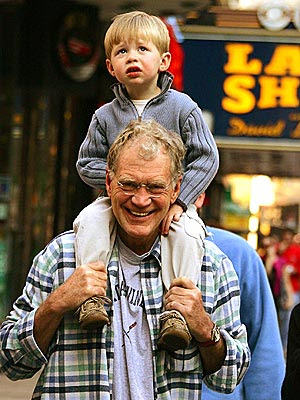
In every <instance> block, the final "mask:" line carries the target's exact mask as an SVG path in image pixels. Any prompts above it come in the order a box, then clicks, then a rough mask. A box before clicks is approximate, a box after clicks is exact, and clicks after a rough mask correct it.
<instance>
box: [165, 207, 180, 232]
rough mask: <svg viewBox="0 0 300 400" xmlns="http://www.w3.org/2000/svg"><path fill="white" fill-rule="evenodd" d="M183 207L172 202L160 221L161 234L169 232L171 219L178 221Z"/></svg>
mask: <svg viewBox="0 0 300 400" xmlns="http://www.w3.org/2000/svg"><path fill="white" fill-rule="evenodd" d="M182 213H183V208H182V207H181V206H180V205H179V204H172V205H171V207H170V208H169V211H168V213H167V215H166V216H165V218H164V219H163V220H162V223H161V234H162V235H167V234H168V233H169V229H170V225H171V222H172V221H177V222H178V221H179V219H180V217H181V214H182Z"/></svg>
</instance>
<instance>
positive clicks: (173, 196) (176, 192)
mask: <svg viewBox="0 0 300 400" xmlns="http://www.w3.org/2000/svg"><path fill="white" fill-rule="evenodd" d="M181 181H182V176H181V177H180V178H178V180H177V182H176V185H175V187H174V189H173V192H172V194H171V204H174V203H175V201H176V199H177V197H178V196H179V193H180V185H181Z"/></svg>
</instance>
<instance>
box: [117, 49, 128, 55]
mask: <svg viewBox="0 0 300 400" xmlns="http://www.w3.org/2000/svg"><path fill="white" fill-rule="evenodd" d="M125 53H126V49H120V50H118V51H117V54H125Z"/></svg>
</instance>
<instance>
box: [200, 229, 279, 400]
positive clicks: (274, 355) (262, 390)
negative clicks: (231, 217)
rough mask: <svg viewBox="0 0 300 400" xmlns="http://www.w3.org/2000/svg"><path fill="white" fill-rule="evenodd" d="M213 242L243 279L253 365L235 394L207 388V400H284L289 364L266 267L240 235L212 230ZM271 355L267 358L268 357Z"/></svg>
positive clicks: (243, 312) (244, 314) (243, 304)
mask: <svg viewBox="0 0 300 400" xmlns="http://www.w3.org/2000/svg"><path fill="white" fill-rule="evenodd" d="M208 231H209V232H211V233H212V237H211V239H210V240H212V241H213V242H214V243H215V244H216V245H217V246H218V247H219V248H220V249H221V250H222V251H223V252H224V253H225V254H226V255H227V256H228V258H229V259H230V260H231V262H232V264H233V266H234V269H235V271H236V273H237V275H238V277H239V283H240V290H241V309H240V313H241V320H242V322H243V323H244V324H245V325H246V328H247V333H248V343H249V347H250V350H251V365H250V367H249V369H248V371H247V373H246V375H245V377H244V379H243V380H242V382H241V383H240V384H239V385H238V386H237V388H236V389H235V390H234V392H233V393H231V394H228V395H223V394H220V393H216V392H212V391H210V390H209V389H207V388H206V387H205V386H204V387H203V395H202V398H203V400H221V399H223V400H226V399H228V400H229V399H230V400H253V399H255V400H270V399H272V400H280V399H281V397H280V388H281V383H282V380H283V376H284V370H285V362H284V357H283V349H282V344H281V340H280V334H279V327H278V320H277V314H276V309H275V305H274V301H273V297H272V293H271V290H270V285H269V282H268V279H267V276H266V271H265V268H264V265H263V264H262V262H261V259H260V257H259V256H258V254H257V253H256V251H255V250H254V249H253V248H252V247H251V246H250V245H249V244H248V243H247V242H246V241H245V240H244V239H243V238H241V237H240V236H238V235H235V234H233V233H231V232H228V231H225V230H223V229H217V228H211V227H208ZM266 355H267V356H266Z"/></svg>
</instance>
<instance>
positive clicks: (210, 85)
mask: <svg viewBox="0 0 300 400" xmlns="http://www.w3.org/2000/svg"><path fill="white" fill-rule="evenodd" d="M184 45H185V51H186V61H185V62H186V71H185V91H186V92H187V93H189V94H190V95H191V96H192V97H193V98H194V99H195V101H197V102H198V104H199V106H200V107H201V108H202V109H203V110H208V111H209V112H211V113H212V114H213V116H214V127H213V131H214V134H215V135H216V136H227V137H235V138H236V137H253V138H281V139H294V140H295V139H300V107H299V106H300V45H298V44H293V43H290V44H287V43H270V42H265V43H262V42H250V41H249V42H248V41H247V42H240V41H239V42H234V41H218V40H211V41H208V40H187V41H186V42H185V44H184ZM195 46H196V47H195ZM196 48H197V50H196ZM193 49H194V50H193ZM195 50H196V51H195ZM198 50H200V53H199V51H198ZM193 54H194V56H193ZM195 54H198V57H197V60H196V56H195ZM190 56H191V57H192V59H193V62H192V63H191V64H189V61H190ZM194 79H195V80H194ZM193 80H194V87H193V83H192V81H193Z"/></svg>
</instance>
